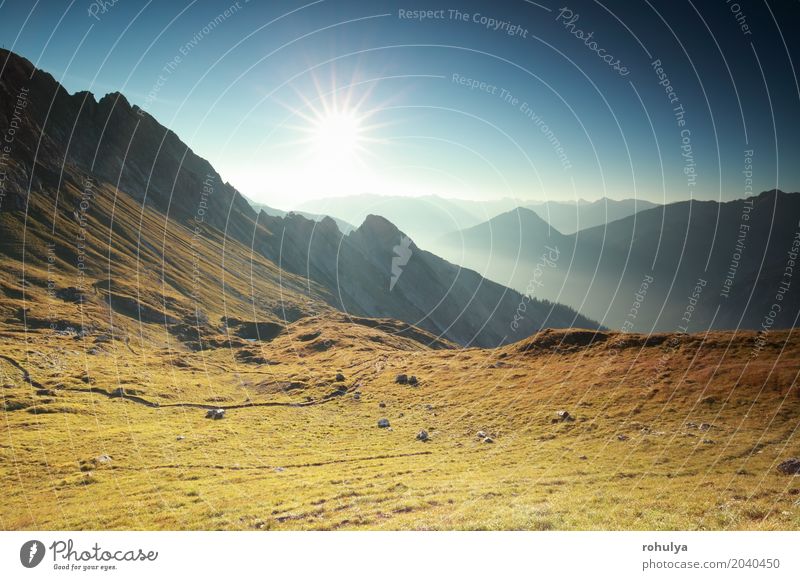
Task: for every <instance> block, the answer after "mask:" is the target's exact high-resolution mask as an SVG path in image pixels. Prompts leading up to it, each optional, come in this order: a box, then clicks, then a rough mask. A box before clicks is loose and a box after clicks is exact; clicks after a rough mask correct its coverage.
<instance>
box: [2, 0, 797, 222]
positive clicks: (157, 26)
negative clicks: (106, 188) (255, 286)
mask: <svg viewBox="0 0 800 580" xmlns="http://www.w3.org/2000/svg"><path fill="white" fill-rule="evenodd" d="M99 6H100V4H97V3H92V2H86V1H75V2H72V3H71V4H70V3H65V2H55V1H51V2H38V3H29V2H9V1H5V2H3V3H2V4H1V5H0V39H1V40H2V42H3V44H4V46H5V47H6V48H10V49H12V50H14V51H15V52H17V53H19V54H21V55H23V56H25V57H26V58H28V59H29V60H31V61H32V62H34V63H35V64H37V66H39V67H40V68H43V69H45V70H47V71H48V72H50V73H51V74H53V75H54V76H55V77H56V79H58V80H59V81H61V82H62V84H64V86H65V87H66V88H67V89H68V90H69V91H70V92H75V91H79V90H84V89H88V90H90V91H92V92H93V93H95V95H97V97H98V98H99V97H100V96H102V95H104V94H106V93H108V92H113V91H121V92H122V93H124V94H125V95H126V96H127V97H128V99H129V100H130V101H131V102H132V103H134V104H137V105H139V106H141V107H143V108H144V109H145V110H147V111H148V112H149V113H151V114H152V115H153V116H155V117H156V118H157V119H158V120H159V121H160V122H161V123H163V124H164V125H166V126H168V127H169V128H171V129H172V130H174V131H175V132H176V133H177V134H178V135H179V136H181V138H183V139H184V140H185V141H186V142H187V143H188V144H189V145H190V146H191V147H192V149H193V150H194V151H196V152H197V153H198V154H200V155H201V156H203V157H206V158H207V159H209V160H210V161H211V162H212V164H213V165H214V166H215V167H216V168H217V170H218V171H219V172H220V173H221V174H222V176H223V178H225V179H226V180H228V181H230V182H231V183H232V184H233V185H234V186H236V187H237V188H239V189H240V190H241V191H242V192H243V193H244V194H245V195H248V196H249V197H251V198H254V199H256V200H258V201H262V202H264V203H268V204H271V205H274V206H277V207H283V208H290V207H292V206H293V205H294V204H295V203H300V202H302V201H303V200H305V199H309V198H316V197H323V196H328V195H342V194H346V193H363V192H370V193H381V194H398V195H422V194H438V195H443V196H448V197H461V198H468V199H492V198H497V197H517V198H519V199H525V200H528V199H531V200H543V199H546V198H547V199H554V200H571V199H576V198H586V199H594V198H599V197H602V196H608V197H612V198H623V197H640V198H645V199H650V200H653V201H676V200H680V199H686V198H688V197H689V196H694V197H696V198H700V199H723V200H728V199H736V198H741V197H743V195H744V192H745V189H744V188H745V179H744V175H743V174H742V170H743V168H744V164H745V160H744V157H745V155H744V152H745V151H746V150H753V152H754V156H753V191H754V192H755V193H758V192H760V191H762V190H765V189H771V188H774V187H780V188H782V189H784V190H789V191H796V190H798V189H800V187H799V186H798V185H799V182H800V169H798V164H797V162H796V160H797V158H798V153H800V150H799V149H800V147H798V145H799V143H798V140H799V137H798V130H797V129H798V121H797V119H798V114H797V113H798V111H799V110H800V107H799V106H800V93H798V87H797V80H796V78H795V76H794V73H793V70H792V68H791V64H790V58H791V59H793V61H794V63H798V62H800V55H799V54H798V51H797V42H796V41H795V40H794V39H793V37H794V36H796V35H794V34H793V30H792V28H793V26H794V25H796V24H797V23H798V20H797V14H796V13H795V14H793V13H792V12H793V11H794V12H796V11H797V8H795V6H796V4H793V3H789V2H781V3H778V2H770V4H769V6H770V8H771V11H772V13H774V17H775V20H773V14H772V13H771V12H770V10H769V9H767V8H766V7H765V5H764V4H763V3H760V2H747V1H745V2H739V3H738V6H739V8H740V10H739V12H737V13H734V11H732V10H731V3H726V2H724V1H720V2H697V1H695V2H694V3H690V2H688V1H687V2H681V1H677V2H675V1H665V0H664V1H652V2H650V3H649V4H648V3H646V2H642V3H635V4H634V3H631V2H623V1H616V2H611V1H608V2H605V3H602V4H601V3H599V2H594V1H588V0H586V1H569V2H567V3H563V0H562V2H561V3H554V2H551V1H549V0H543V1H542V2H538V3H533V2H527V1H525V0H516V1H511V0H508V1H493V2H458V3H453V4H437V3H434V2H427V3H423V2H417V3H413V2H412V3H398V2H382V1H376V2H342V1H337V0H324V1H319V2H289V1H276V2H255V1H251V2H246V1H245V0H239V2H238V3H236V2H233V1H232V0H223V1H220V2H212V1H201V0H196V1H194V2H191V1H188V2H187V1H176V2H169V3H166V2H146V1H138V0H118V1H117V2H116V3H115V4H111V3H110V2H107V3H106V7H105V9H101V8H99ZM455 8H457V9H458V11H459V14H456V13H455V12H454V11H453V10H454V9H455ZM226 10H228V13H227V14H226ZM401 10H403V11H405V12H403V13H401V12H400V11H401ZM414 10H423V11H426V10H429V11H432V12H430V13H428V14H427V16H428V17H427V18H425V19H424V20H420V19H419V18H416V17H415V16H416V15H415V14H413V13H412V12H411V11H414ZM90 12H92V13H93V14H94V15H92V14H90ZM576 15H577V16H578V18H577V19H574V18H575V16H576ZM737 17H738V19H737ZM792 18H794V20H792ZM776 21H777V22H778V23H780V24H781V26H782V28H781V29H779V28H778V27H777V25H776ZM212 22H213V24H211V23H212ZM742 23H744V24H746V25H747V29H746V30H743V29H742V26H741V25H742ZM578 31H582V32H583V36H584V40H581V39H580V38H578V36H579V35H578ZM589 33H593V34H592V37H591V39H589V40H588V41H587V40H585V35H587V34H589ZM784 42H785V43H786V45H787V46H784ZM590 43H593V44H590ZM601 57H606V59H607V60H613V61H614V62H616V61H619V62H618V64H617V66H616V70H615V67H614V66H612V65H609V64H608V63H607V62H605V61H604V60H603V58H601ZM657 59H658V60H660V61H661V64H662V68H663V73H664V74H665V75H666V77H667V78H668V80H669V84H670V86H672V87H673V89H674V91H673V92H674V95H672V97H673V99H676V100H675V101H674V102H673V103H670V100H669V98H670V96H669V95H668V91H666V90H665V87H664V86H662V85H660V84H659V78H658V76H657V73H656V71H655V67H654V66H653V65H652V63H653V62H654V61H655V60H657ZM620 68H624V70H619V69H620ZM623 73H624V74H623ZM472 81H474V82H472ZM481 83H483V84H481ZM471 87H472V88H471ZM678 104H680V105H682V106H683V108H684V110H685V116H684V117H683V119H684V120H685V125H683V126H679V125H678V123H677V118H676V116H675V112H674V110H673V108H674V107H675V106H676V105H678ZM687 131H688V132H687ZM682 132H683V133H682ZM682 145H683V146H684V149H683V150H682V149H681V146H682ZM682 154H687V155H682ZM688 154H690V156H689V155H688ZM689 165H691V169H692V170H693V171H694V172H695V173H696V177H695V178H694V180H693V181H692V180H690V179H688V178H687V175H686V173H685V170H686V169H687V167H688V166H689Z"/></svg>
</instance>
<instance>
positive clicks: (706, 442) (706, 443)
mask: <svg viewBox="0 0 800 580" xmlns="http://www.w3.org/2000/svg"><path fill="white" fill-rule="evenodd" d="M702 442H703V443H704V444H705V445H714V440H713V439H703V441H702Z"/></svg>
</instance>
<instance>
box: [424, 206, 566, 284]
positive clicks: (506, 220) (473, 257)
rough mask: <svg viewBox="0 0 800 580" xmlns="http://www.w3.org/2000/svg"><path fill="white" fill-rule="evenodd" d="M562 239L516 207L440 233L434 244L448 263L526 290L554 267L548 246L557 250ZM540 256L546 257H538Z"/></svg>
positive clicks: (546, 226)
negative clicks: (465, 227)
mask: <svg viewBox="0 0 800 580" xmlns="http://www.w3.org/2000/svg"><path fill="white" fill-rule="evenodd" d="M566 239H567V238H566V237H565V236H563V235H562V234H561V233H560V232H559V231H558V230H556V229H555V228H552V227H550V226H549V225H548V224H547V222H546V221H545V220H543V219H542V218H541V217H539V215H538V214H537V213H536V212H534V211H533V210H530V209H527V208H523V207H520V208H517V209H515V210H512V211H509V212H506V213H503V214H500V215H499V216H496V217H494V218H492V219H490V220H489V221H487V222H484V223H482V224H478V225H476V226H473V227H471V228H467V229H465V230H461V231H457V232H452V233H450V234H447V235H445V236H442V237H441V238H439V240H437V242H436V247H437V248H438V251H439V253H440V254H441V256H442V257H443V258H445V259H447V260H450V261H451V262H454V263H456V264H462V265H467V264H468V266H467V267H469V268H472V269H474V270H476V271H477V272H480V273H481V274H482V275H484V276H486V277H487V278H489V279H490V280H494V281H496V282H499V283H501V284H505V285H507V286H510V287H513V288H517V289H520V290H521V291H529V290H530V289H531V288H529V287H528V286H529V283H531V284H532V285H533V287H536V288H539V287H540V286H538V284H539V283H540V282H541V283H544V281H545V280H546V278H547V277H548V276H549V273H548V272H549V271H550V270H552V269H553V268H554V267H555V266H551V265H550V263H551V262H552V260H550V258H549V255H550V253H554V252H551V250H550V249H548V248H552V249H553V250H558V252H560V251H562V249H563V248H566V247H567V245H568V244H567V243H566V242H565V240H566ZM543 255H546V256H548V258H547V259H546V260H542V259H541V257H542V256H543ZM560 259H561V258H560V257H559V260H560ZM537 264H539V267H538V269H537V267H536V266H537ZM542 265H543V266H544V267H542ZM534 278H535V280H534Z"/></svg>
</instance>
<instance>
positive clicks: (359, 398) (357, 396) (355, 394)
mask: <svg viewBox="0 0 800 580" xmlns="http://www.w3.org/2000/svg"><path fill="white" fill-rule="evenodd" d="M353 399H355V400H356V401H360V400H361V393H360V392H359V391H356V392H355V393H353Z"/></svg>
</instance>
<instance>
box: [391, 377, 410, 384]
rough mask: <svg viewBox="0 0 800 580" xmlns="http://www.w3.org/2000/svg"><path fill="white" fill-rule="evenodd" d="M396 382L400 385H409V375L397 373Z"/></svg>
mask: <svg viewBox="0 0 800 580" xmlns="http://www.w3.org/2000/svg"><path fill="white" fill-rule="evenodd" d="M394 382H395V383H397V384H398V385H407V384H408V375H397V376H396V377H395V378H394Z"/></svg>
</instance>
